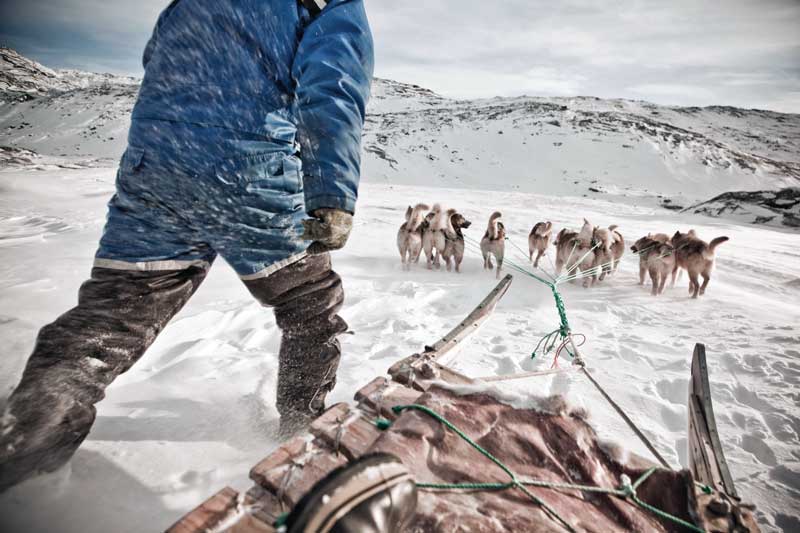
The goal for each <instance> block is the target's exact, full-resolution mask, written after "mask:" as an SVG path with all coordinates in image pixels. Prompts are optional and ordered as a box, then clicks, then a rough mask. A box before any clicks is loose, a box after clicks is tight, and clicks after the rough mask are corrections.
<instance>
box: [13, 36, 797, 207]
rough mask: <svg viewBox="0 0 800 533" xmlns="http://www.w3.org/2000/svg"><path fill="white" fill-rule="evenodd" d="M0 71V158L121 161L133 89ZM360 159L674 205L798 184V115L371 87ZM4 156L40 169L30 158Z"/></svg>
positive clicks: (371, 165) (23, 66)
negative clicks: (16, 153)
mask: <svg viewBox="0 0 800 533" xmlns="http://www.w3.org/2000/svg"><path fill="white" fill-rule="evenodd" d="M0 67H1V68H2V70H0V145H3V146H6V147H7V148H6V151H5V153H12V152H13V150H15V149H25V150H30V151H33V152H36V154H40V155H43V156H49V157H61V158H70V159H73V160H74V159H77V160H80V161H82V162H83V163H85V164H97V165H106V164H112V163H111V161H113V160H115V159H116V158H118V157H119V155H120V154H121V153H122V151H123V150H124V148H125V139H126V133H127V128H128V124H129V116H130V111H131V108H132V106H133V103H134V101H135V98H136V94H137V90H138V80H136V79H134V78H129V77H121V76H114V75H110V74H94V73H85V72H79V71H64V70H59V71H56V70H51V69H48V68H46V67H44V66H42V65H40V64H38V63H36V62H34V61H31V60H29V59H27V58H24V57H22V56H20V55H19V54H17V53H16V52H14V51H13V50H9V49H7V48H3V49H0ZM363 152H364V168H363V175H364V179H365V180H369V181H380V182H385V183H398V184H412V185H413V184H418V185H437V186H441V187H457V188H469V189H495V190H514V191H517V190H521V191H528V192H537V193H543V194H555V195H569V196H589V197H593V196H596V197H600V198H607V199H610V198H613V199H620V200H621V201H628V202H636V203H641V204H645V205H650V204H652V205H653V206H654V207H658V206H663V207H668V208H672V209H681V208H683V207H685V206H690V205H695V204H697V203H699V202H701V201H703V200H706V199H708V198H710V197H714V196H718V195H720V194H722V193H725V192H730V191H775V190H778V189H783V188H787V187H796V186H798V185H800V115H797V114H785V113H776V112H772V111H761V110H748V109H739V108H733V107H721V106H711V107H703V108H698V107H672V106H660V105H655V104H651V103H648V102H642V101H630V100H603V99H599V98H591V97H575V98H542V97H528V96H521V97H515V98H492V99H482V100H454V99H450V98H445V97H443V96H440V95H437V94H435V93H433V92H432V91H430V90H428V89H425V88H422V87H419V86H416V85H410V84H405V83H399V82H396V81H392V80H386V79H375V81H374V84H373V97H372V100H371V101H370V104H369V107H368V116H367V125H366V129H365V133H364V140H363ZM0 155H2V154H0ZM11 159H13V160H14V161H17V162H18V161H26V160H32V161H34V163H33V164H41V162H38V163H37V162H36V158H32V157H31V154H30V153H25V154H24V155H23V156H21V157H14V158H12V157H11V156H9V157H7V158H6V160H7V161H10V160H11ZM1 161H2V160H0V162H1ZM11 164H12V163H10V162H7V163H6V165H11ZM13 164H14V165H18V163H13ZM778 218H780V217H778Z"/></svg>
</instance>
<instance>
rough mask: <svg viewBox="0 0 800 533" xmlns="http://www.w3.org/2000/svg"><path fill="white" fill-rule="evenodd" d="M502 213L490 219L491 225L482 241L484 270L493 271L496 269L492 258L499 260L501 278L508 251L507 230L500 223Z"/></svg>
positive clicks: (493, 214) (497, 212) (498, 272)
mask: <svg viewBox="0 0 800 533" xmlns="http://www.w3.org/2000/svg"><path fill="white" fill-rule="evenodd" d="M502 216H503V215H502V213H500V211H495V212H494V213H492V216H490V217H489V225H488V227H487V228H486V233H484V235H483V239H481V254H483V268H485V269H487V270H491V269H492V268H494V265H493V264H492V256H494V257H495V259H497V275H496V277H498V278H499V277H500V269H501V268H503V257H504V255H505V249H506V243H505V240H506V228H505V226H503V223H502V222H500V217H502Z"/></svg>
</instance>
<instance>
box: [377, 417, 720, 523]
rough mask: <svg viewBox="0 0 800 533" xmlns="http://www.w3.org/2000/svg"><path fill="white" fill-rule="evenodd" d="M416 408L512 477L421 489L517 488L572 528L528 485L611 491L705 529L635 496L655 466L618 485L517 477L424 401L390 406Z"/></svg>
mask: <svg viewBox="0 0 800 533" xmlns="http://www.w3.org/2000/svg"><path fill="white" fill-rule="evenodd" d="M409 409H413V410H417V411H421V412H423V413H425V414H427V415H429V416H430V417H432V418H434V419H435V420H436V421H438V422H439V423H441V424H442V425H444V426H445V427H446V428H448V429H450V430H451V431H453V432H454V433H455V434H456V435H458V436H459V437H461V439H462V440H464V441H465V442H467V443H468V444H469V445H470V446H472V447H473V448H474V449H476V450H478V451H479V452H480V453H481V454H482V455H483V456H484V457H486V458H487V459H489V460H490V461H492V462H493V463H494V464H496V465H497V466H498V467H500V469H501V470H503V472H505V473H506V474H508V476H509V477H510V478H511V481H509V482H506V483H480V482H479V483H419V482H418V483H416V485H417V487H419V488H421V489H430V490H445V491H447V490H479V491H480V490H506V489H511V488H517V489H519V490H521V491H522V492H524V493H525V495H526V496H528V497H529V498H530V499H531V500H533V501H534V502H535V503H537V504H538V505H540V506H541V507H542V508H543V509H544V510H545V512H547V513H548V514H549V515H550V516H551V517H552V518H555V519H556V520H558V521H559V522H560V523H561V524H562V525H563V526H564V527H565V528H566V529H567V530H568V531H575V529H574V528H573V527H572V526H571V525H570V524H569V523H568V522H567V521H566V520H565V519H564V518H563V517H561V516H560V515H559V514H558V513H557V512H556V510H555V509H553V508H552V507H550V506H549V505H547V504H546V503H545V502H544V500H542V499H541V498H539V497H537V496H535V495H534V494H533V493H531V492H530V491H529V490H528V489H527V487H529V486H532V487H540V488H548V489H556V490H559V489H560V490H576V491H581V492H595V493H602V494H610V495H614V496H617V497H620V498H623V499H629V500H630V501H632V502H633V503H635V504H636V505H638V506H639V507H641V508H642V509H644V510H646V511H648V512H650V513H652V514H654V515H656V516H658V517H659V518H662V519H664V520H668V521H671V522H673V523H675V524H679V525H681V526H683V527H685V528H687V529H689V530H691V531H695V532H697V533H706V531H705V530H704V529H702V528H699V527H697V526H696V525H694V524H692V523H690V522H687V521H685V520H683V519H681V518H679V517H677V516H674V515H671V514H669V513H667V512H666V511H662V510H661V509H659V508H657V507H654V506H652V505H650V504H649V503H647V502H645V501H643V500H642V499H641V498H639V497H638V495H637V494H636V490H637V489H638V488H639V486H640V485H641V484H642V483H644V482H645V480H647V478H649V477H650V476H651V475H652V474H653V473H654V472H655V471H656V470H658V467H655V466H654V467H652V468H650V469H649V470H647V471H646V472H645V473H644V474H642V475H641V476H640V477H639V478H638V479H637V480H636V481H635V482H633V483H631V480H630V478H629V477H628V476H627V475H625V474H623V475H622V477H621V481H622V484H621V485H620V487H619V488H617V489H608V488H603V487H596V486H591V485H578V484H573V483H559V482H552V481H539V480H531V479H520V478H519V477H517V475H516V474H515V473H514V472H513V471H512V470H511V469H510V468H508V467H507V466H506V465H505V464H504V463H503V462H502V461H500V460H499V459H498V458H496V457H495V456H494V455H492V454H491V453H490V452H488V451H487V450H486V449H484V448H483V447H482V446H480V445H479V444H478V443H476V442H475V441H473V440H472V439H471V438H469V437H468V436H467V435H466V434H465V433H464V432H463V431H461V430H460V429H458V428H457V427H456V426H454V425H453V424H452V423H451V422H450V421H449V420H447V419H446V418H444V417H443V416H442V415H440V414H439V413H437V412H436V411H434V410H432V409H430V408H428V407H425V406H423V405H418V404H410V405H396V406H394V407H392V411H394V412H395V413H398V414H400V413H401V412H403V411H405V410H409Z"/></svg>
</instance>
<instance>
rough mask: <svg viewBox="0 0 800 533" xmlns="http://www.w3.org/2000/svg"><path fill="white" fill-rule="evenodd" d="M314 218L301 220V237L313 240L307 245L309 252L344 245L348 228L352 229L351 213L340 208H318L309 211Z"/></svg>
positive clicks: (320, 251)
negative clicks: (311, 211) (302, 230)
mask: <svg viewBox="0 0 800 533" xmlns="http://www.w3.org/2000/svg"><path fill="white" fill-rule="evenodd" d="M311 216H312V217H314V218H309V219H306V220H304V221H303V229H304V230H305V231H304V232H303V235H301V236H300V238H301V239H304V240H307V241H314V242H312V243H311V246H309V247H308V253H310V254H322V253H325V252H329V251H331V250H338V249H340V248H342V247H344V245H345V243H346V242H347V237H349V236H350V230H351V229H353V215H351V214H350V213H348V212H347V211H342V210H341V209H328V208H320V209H317V210H315V211H314V212H313V213H311Z"/></svg>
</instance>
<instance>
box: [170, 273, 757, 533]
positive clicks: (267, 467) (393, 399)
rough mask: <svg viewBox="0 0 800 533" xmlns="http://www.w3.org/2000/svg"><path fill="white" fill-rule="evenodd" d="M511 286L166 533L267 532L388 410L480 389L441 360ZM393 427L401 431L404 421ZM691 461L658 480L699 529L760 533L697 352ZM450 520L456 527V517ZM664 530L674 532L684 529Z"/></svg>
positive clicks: (376, 432) (372, 435)
mask: <svg viewBox="0 0 800 533" xmlns="http://www.w3.org/2000/svg"><path fill="white" fill-rule="evenodd" d="M511 281H512V277H511V276H510V275H508V276H506V277H505V278H504V279H503V280H501V281H500V283H499V284H498V285H497V286H496V287H495V289H494V290H493V291H492V292H491V293H490V294H489V295H488V296H487V297H486V298H485V299H484V300H483V301H482V302H481V303H480V304H479V305H478V306H477V307H476V308H475V309H474V310H473V311H472V312H471V313H470V314H469V315H468V316H467V317H466V318H465V319H464V320H463V321H461V323H459V324H458V326H456V327H455V328H454V329H453V330H452V331H450V332H449V333H448V334H447V335H445V336H444V337H443V338H442V339H441V340H439V341H438V342H436V343H434V344H433V345H431V346H426V347H425V348H424V349H423V350H422V351H421V352H420V353H417V354H413V355H411V356H410V357H407V358H405V359H403V360H401V361H399V362H398V363H395V364H394V365H393V366H392V367H391V368H390V369H389V375H390V376H391V379H387V378H385V377H378V378H375V379H374V380H373V381H372V382H370V383H369V384H367V385H366V386H365V387H363V388H362V389H360V390H359V391H357V392H356V394H355V402H354V403H353V404H350V403H339V404H336V405H333V406H331V407H330V408H329V409H328V410H327V411H326V412H325V413H324V414H322V415H321V416H320V417H319V418H318V419H317V420H315V421H314V422H313V423H312V424H311V426H310V428H309V429H308V432H307V433H304V434H301V435H299V436H297V437H295V438H293V439H291V440H289V441H287V442H285V443H283V444H281V445H280V446H279V447H278V448H277V449H276V450H275V451H273V452H272V453H271V454H270V455H269V456H267V457H265V458H264V459H263V460H262V461H261V462H259V463H258V464H257V465H255V466H254V467H253V468H252V469H251V471H250V479H251V480H252V481H253V483H254V485H253V486H252V488H250V489H249V490H248V491H246V492H243V493H239V492H237V491H235V490H233V489H231V488H229V487H226V488H224V489H222V490H221V491H220V492H218V493H217V494H215V495H214V496H212V497H211V498H209V499H208V500H206V501H205V502H203V503H202V504H201V505H200V506H198V507H197V508H195V509H194V510H193V511H191V512H189V513H188V514H187V515H185V516H184V517H183V518H181V519H180V520H179V521H178V522H177V523H175V524H174V525H173V526H172V527H170V528H169V529H168V530H167V533H201V532H207V531H213V532H223V531H225V532H233V533H264V532H273V531H275V529H274V526H273V524H274V523H275V521H276V519H278V517H279V516H280V515H281V514H282V513H285V512H287V511H288V510H290V509H291V507H292V506H293V505H294V504H295V503H296V502H297V501H299V499H300V498H301V497H302V496H303V495H304V494H305V493H306V492H308V491H309V490H310V489H311V488H312V487H313V485H314V484H315V483H316V482H317V481H319V480H320V479H322V478H324V477H325V476H326V475H327V474H328V473H329V472H331V471H332V470H333V469H335V468H337V467H338V466H341V465H343V464H346V463H348V462H350V461H353V460H355V459H357V458H359V457H361V456H362V455H364V454H366V453H369V452H370V450H371V449H372V448H373V446H374V445H375V443H376V441H378V439H379V438H380V437H381V434H382V429H381V428H379V427H377V425H376V424H375V420H377V419H378V418H385V419H388V420H390V421H397V420H398V417H399V416H401V415H398V413H396V412H394V411H393V410H392V406H395V405H407V404H413V403H416V402H418V401H424V400H421V398H424V397H425V395H426V394H430V393H431V392H430V391H435V390H436V389H437V387H438V386H439V384H441V383H442V382H445V383H450V384H477V383H479V381H478V380H475V379H472V378H470V377H468V376H465V375H463V374H460V373H458V372H456V371H454V370H452V369H450V368H448V367H447V366H445V365H443V364H442V362H441V358H442V356H443V355H444V354H446V353H448V352H450V351H451V350H453V349H454V348H456V347H457V346H458V345H459V343H460V342H461V341H463V340H464V339H465V338H466V337H467V336H468V335H469V334H470V333H472V332H474V331H476V330H477V329H478V326H479V325H480V324H481V323H483V322H484V321H485V320H486V319H487V318H488V317H489V315H490V314H491V312H492V310H493V309H494V308H495V306H496V305H497V303H498V302H499V300H500V299H501V298H502V297H503V295H504V294H505V293H506V291H507V290H508V287H509V285H510V283H511ZM397 423H398V424H402V420H400V421H397ZM537 427H538V426H537ZM689 458H690V468H689V472H687V471H682V472H673V471H670V470H669V469H662V470H660V472H661V475H665V476H670V475H672V476H675V475H678V476H684V477H685V478H686V479H687V480H689V482H688V485H685V486H688V487H692V486H693V484H692V482H691V479H692V477H694V480H695V481H697V482H698V483H699V485H698V486H696V487H694V489H693V490H690V491H689V494H688V495H686V494H684V496H681V497H683V498H686V499H687V500H686V503H687V504H688V505H689V508H690V509H694V512H691V511H690V514H691V515H692V517H693V521H695V523H699V524H703V527H704V529H705V531H709V532H713V533H716V532H729V531H741V532H748V531H749V532H755V531H758V527H757V526H756V525H755V521H754V520H753V516H752V515H753V513H752V509H751V508H750V507H748V506H746V505H743V504H741V502H740V501H739V499H738V497H737V495H736V492H735V489H734V487H733V481H732V478H731V475H730V472H729V470H728V467H727V465H726V463H725V458H724V455H723V453H722V447H721V445H720V441H719V435H718V434H717V428H716V422H715V420H714V414H713V409H712V405H711V395H710V388H709V382H708V371H707V367H706V362H705V349H704V347H703V345H701V344H698V345H697V347H696V348H695V352H694V358H693V362H692V381H691V386H690V391H689ZM647 463H648V464H652V463H649V462H647ZM690 472H691V474H690ZM705 486H708V487H710V489H708V488H706V487H705ZM711 489H713V490H711ZM676 494H677V493H676ZM475 498H476V500H475V505H478V504H480V496H479V495H476V496H475ZM562 503H563V502H562ZM684 509H686V507H684ZM455 520H456V521H458V520H459V518H458V516H456V517H455ZM453 525H455V524H453ZM634 529H635V530H637V531H639V530H641V531H644V530H648V529H647V528H644V529H642V528H634ZM668 530H669V531H679V530H682V528H677V529H674V528H670V529H668Z"/></svg>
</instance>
